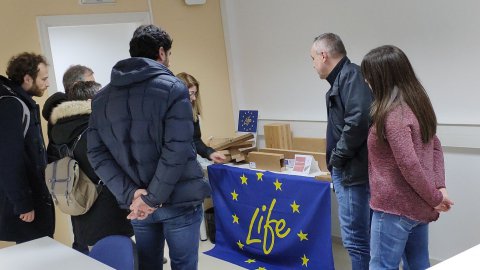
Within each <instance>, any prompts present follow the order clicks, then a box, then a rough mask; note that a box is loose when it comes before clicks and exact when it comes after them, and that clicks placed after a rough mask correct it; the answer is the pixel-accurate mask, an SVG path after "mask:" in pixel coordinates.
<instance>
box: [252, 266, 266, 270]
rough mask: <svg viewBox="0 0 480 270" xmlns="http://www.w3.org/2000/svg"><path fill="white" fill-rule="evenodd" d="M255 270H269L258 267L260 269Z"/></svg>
mask: <svg viewBox="0 0 480 270" xmlns="http://www.w3.org/2000/svg"><path fill="white" fill-rule="evenodd" d="M255 270H267V268H265V267H262V266H260V267H258V268H257V269H255Z"/></svg>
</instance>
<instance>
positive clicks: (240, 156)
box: [232, 153, 246, 162]
mask: <svg viewBox="0 0 480 270" xmlns="http://www.w3.org/2000/svg"><path fill="white" fill-rule="evenodd" d="M232 159H233V160H235V162H242V161H245V159H246V157H245V155H244V154H242V153H240V154H237V155H234V156H232Z"/></svg>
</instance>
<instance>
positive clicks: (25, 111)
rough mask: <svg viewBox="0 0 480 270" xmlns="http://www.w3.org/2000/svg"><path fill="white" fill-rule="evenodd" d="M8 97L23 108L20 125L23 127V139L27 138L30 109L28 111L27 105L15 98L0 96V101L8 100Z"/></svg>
mask: <svg viewBox="0 0 480 270" xmlns="http://www.w3.org/2000/svg"><path fill="white" fill-rule="evenodd" d="M8 97H10V98H15V99H16V100H18V102H20V104H22V108H23V116H22V124H23V126H24V128H23V137H24V138H25V136H27V131H28V128H29V127H30V109H28V107H27V104H25V102H23V100H21V99H20V98H18V97H16V96H0V99H2V98H8Z"/></svg>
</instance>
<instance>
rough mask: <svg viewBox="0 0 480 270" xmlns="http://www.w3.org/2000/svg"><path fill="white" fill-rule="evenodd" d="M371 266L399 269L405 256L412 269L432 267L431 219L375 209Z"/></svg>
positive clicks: (371, 243) (374, 268)
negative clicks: (425, 221)
mask: <svg viewBox="0 0 480 270" xmlns="http://www.w3.org/2000/svg"><path fill="white" fill-rule="evenodd" d="M370 245H371V247H372V250H371V257H372V258H371V260H370V269H372V270H377V269H382V270H387V269H399V264H400V260H401V259H402V256H403V260H404V262H405V264H406V265H408V269H411V270H423V269H427V268H428V267H430V261H429V259H428V258H429V256H428V223H421V222H419V221H415V220H411V219H409V218H406V217H403V216H398V215H392V214H388V213H384V212H380V211H374V212H373V217H372V237H371V240H370Z"/></svg>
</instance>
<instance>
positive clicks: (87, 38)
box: [37, 12, 150, 95]
mask: <svg viewBox="0 0 480 270" xmlns="http://www.w3.org/2000/svg"><path fill="white" fill-rule="evenodd" d="M149 23H150V16H149V13H148V12H137V13H111V14H93V15H67V16H41V17H38V18H37V24H38V28H39V33H40V39H41V44H42V50H43V54H44V55H45V56H46V57H47V59H48V61H49V63H50V70H49V71H50V88H49V95H51V94H53V93H55V92H57V91H62V92H63V91H64V89H63V84H62V77H63V73H64V72H65V71H66V70H67V68H68V67H69V66H71V65H77V64H79V65H84V66H87V67H89V68H91V69H92V70H93V72H94V73H95V79H96V81H97V82H99V83H100V84H102V86H104V85H105V84H107V83H108V82H110V71H111V69H112V67H113V65H115V63H116V62H118V61H119V60H122V59H125V58H128V57H130V55H129V52H128V49H129V42H130V39H131V38H132V35H133V32H134V30H135V29H136V28H137V27H138V26H140V25H142V24H149Z"/></svg>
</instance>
